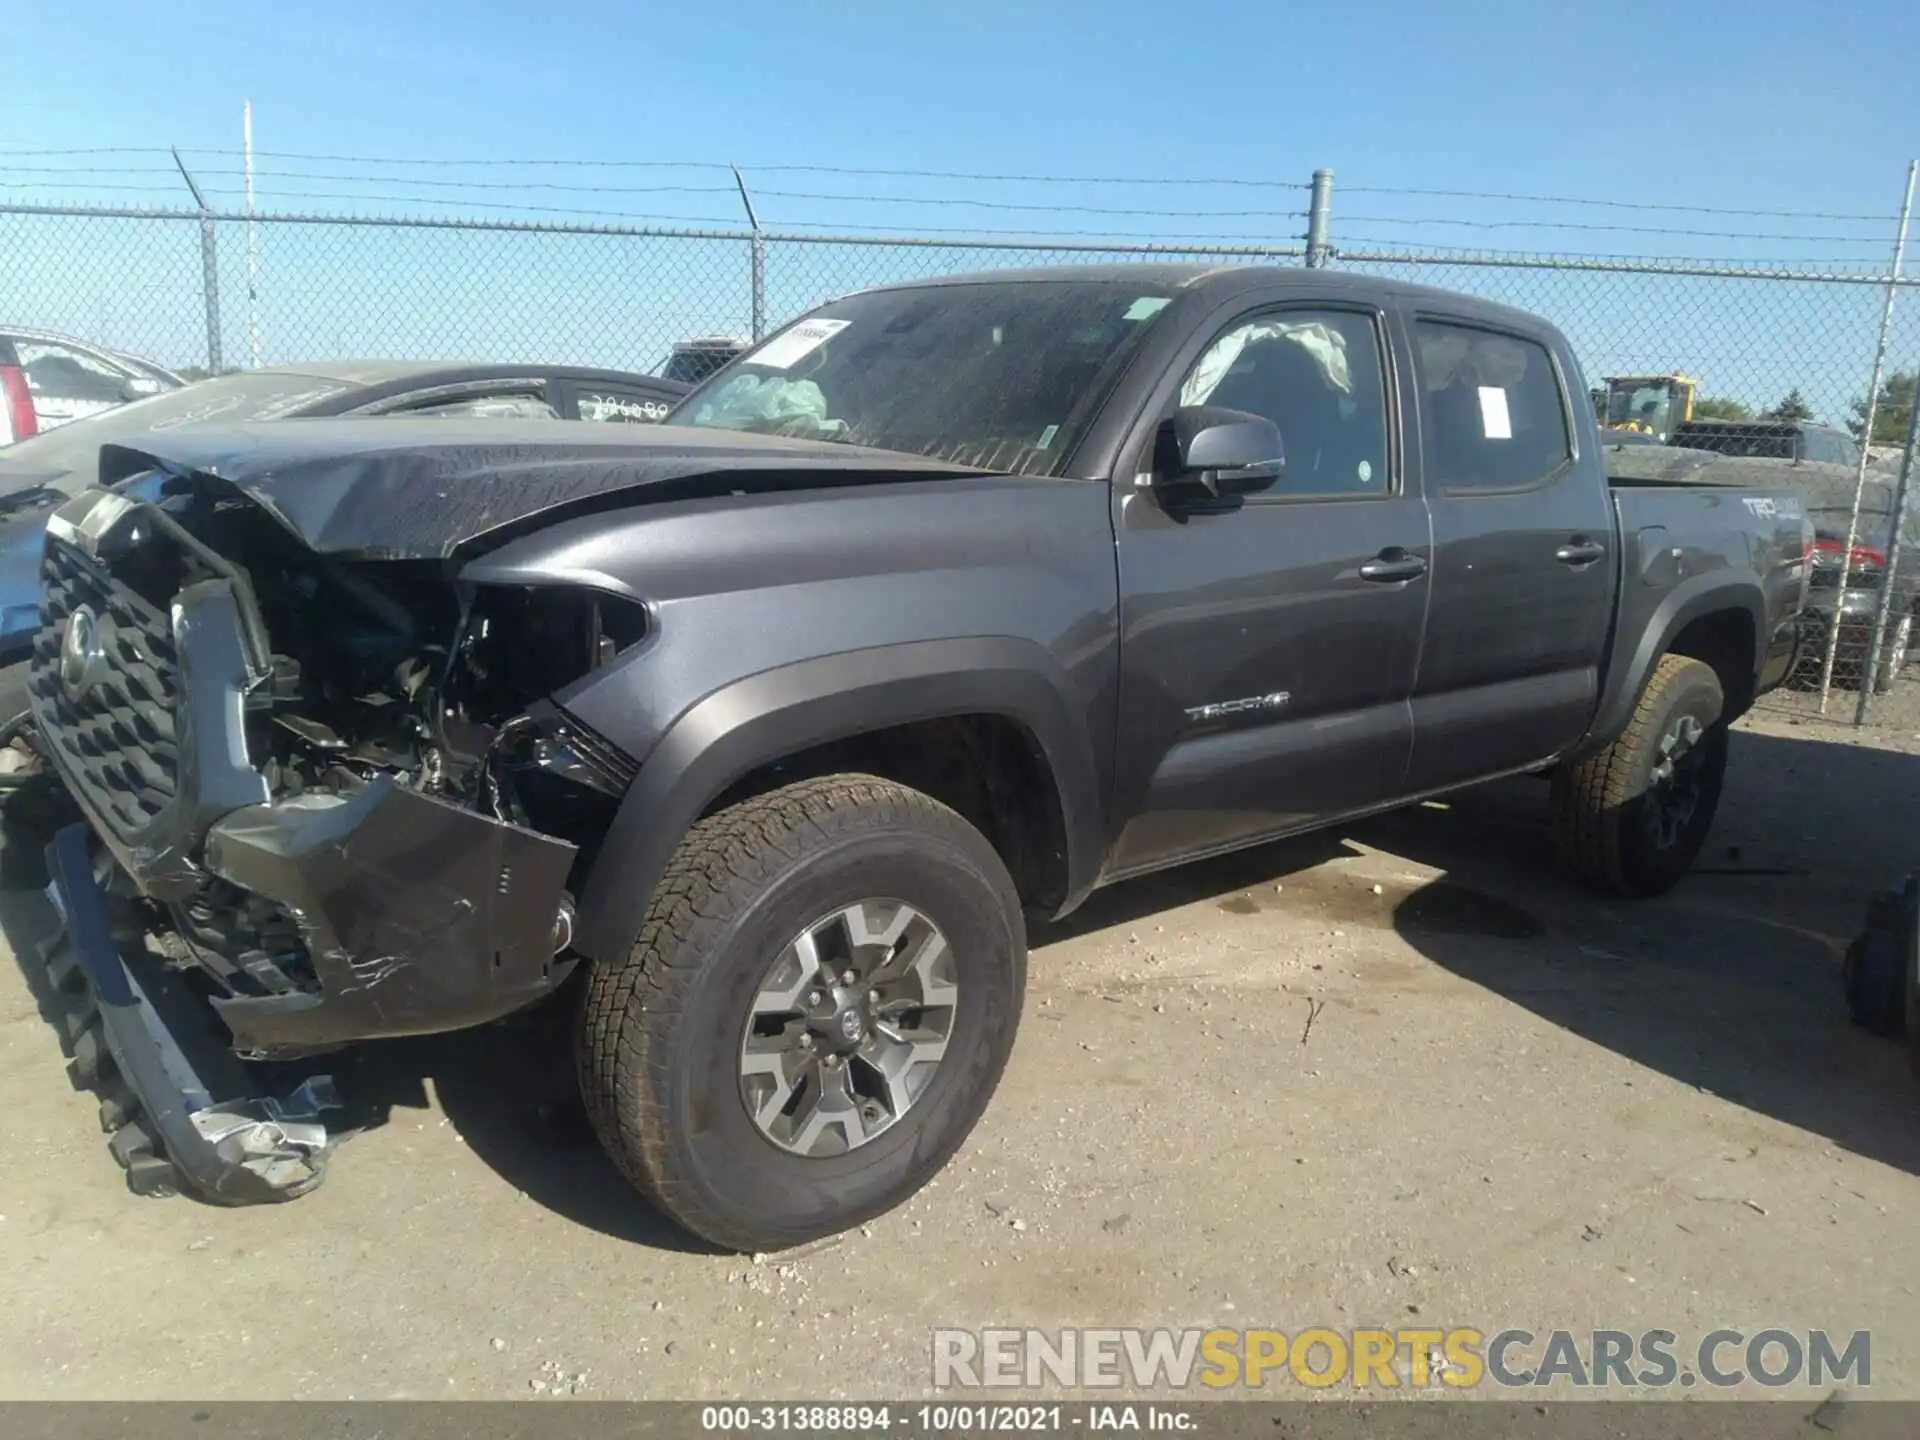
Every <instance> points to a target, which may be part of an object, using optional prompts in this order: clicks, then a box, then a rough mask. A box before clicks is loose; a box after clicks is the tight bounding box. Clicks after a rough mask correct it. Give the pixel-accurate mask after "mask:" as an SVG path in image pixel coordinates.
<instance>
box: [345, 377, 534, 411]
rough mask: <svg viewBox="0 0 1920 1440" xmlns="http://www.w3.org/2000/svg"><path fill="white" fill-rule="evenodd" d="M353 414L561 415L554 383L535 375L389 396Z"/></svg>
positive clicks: (436, 386)
mask: <svg viewBox="0 0 1920 1440" xmlns="http://www.w3.org/2000/svg"><path fill="white" fill-rule="evenodd" d="M353 413H354V414H358V415H414V416H420V415H437V416H444V417H447V418H450V419H455V418H463V417H479V418H484V419H495V420H558V419H560V418H561V415H562V411H561V409H560V400H559V397H558V395H557V394H556V393H555V384H554V382H553V381H551V380H547V379H544V378H542V377H540V376H537V375H536V376H521V377H517V378H513V379H496V380H463V381H458V382H455V383H453V384H449V385H435V386H432V387H430V388H426V389H420V390H412V391H408V392H406V393H405V394H401V395H389V396H387V397H386V398H384V399H381V400H377V401H375V402H373V403H372V404H370V405H365V406H362V407H360V408H359V409H358V410H356V411H354V412H353Z"/></svg>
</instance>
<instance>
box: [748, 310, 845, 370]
mask: <svg viewBox="0 0 1920 1440" xmlns="http://www.w3.org/2000/svg"><path fill="white" fill-rule="evenodd" d="M852 323H853V322H852V321H850V320H802V321H801V322H800V323H799V324H798V325H795V326H794V327H793V328H792V329H790V330H787V331H785V332H783V333H781V334H779V335H776V336H774V337H773V339H771V340H769V341H768V342H767V343H766V344H765V345H762V346H761V347H760V348H759V349H758V350H756V351H754V352H753V354H751V355H749V356H748V357H747V363H748V364H749V365H764V366H766V367H767V369H769V370H784V369H786V368H787V367H788V366H789V365H791V364H793V362H794V361H796V360H804V359H806V357H807V356H809V355H811V354H812V353H813V352H814V351H816V350H818V349H819V348H820V347H821V346H822V345H824V344H826V343H827V341H829V340H831V339H832V338H833V337H834V336H836V335H838V334H839V333H840V332H841V331H842V330H844V329H846V328H847V326H848V325H850V324H852Z"/></svg>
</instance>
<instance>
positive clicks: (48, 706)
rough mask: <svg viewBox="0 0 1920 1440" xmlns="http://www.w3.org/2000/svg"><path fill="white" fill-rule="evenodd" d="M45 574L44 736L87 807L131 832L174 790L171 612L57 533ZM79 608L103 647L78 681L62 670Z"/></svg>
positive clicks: (41, 644) (39, 655)
mask: <svg viewBox="0 0 1920 1440" xmlns="http://www.w3.org/2000/svg"><path fill="white" fill-rule="evenodd" d="M42 580H43V583H44V590H43V593H42V598H41V625H40V632H39V634H38V635H37V636H36V637H35V639H34V645H33V669H32V673H31V678H30V680H29V682H28V683H29V686H30V688H31V690H32V693H33V698H34V710H35V713H36V716H37V718H38V721H39V726H40V734H41V737H42V739H43V741H44V742H45V743H46V744H47V745H49V746H50V747H51V748H52V749H53V751H54V752H55V755H56V758H57V759H58V760H59V761H61V762H62V763H61V766H60V768H61V770H62V772H63V774H64V776H65V778H66V779H67V781H68V782H69V783H70V784H72V785H73V786H75V787H76V788H77V789H78V790H79V791H81V798H82V799H83V800H85V801H86V802H87V804H88V808H89V809H91V810H92V811H93V812H94V814H95V815H97V816H98V817H99V818H100V819H101V820H102V821H104V822H105V823H107V824H110V825H111V826H112V827H113V828H114V829H115V831H116V832H118V834H119V836H120V837H121V838H123V839H125V838H130V837H131V836H132V835H133V834H135V833H136V832H138V831H139V830H141V829H142V828H144V827H145V826H146V825H147V824H148V822H150V821H151V820H153V819H154V818H155V817H156V816H158V815H159V814H160V813H161V812H162V811H163V810H165V809H166V807H167V806H168V804H170V803H171V802H172V800H173V797H174V791H175V775H176V773H177V771H178V768H179V760H180V753H179V747H178V743H177V734H176V728H175V719H174V714H175V705H176V702H177V700H178V699H179V693H180V667H179V659H178V656H177V655H176V653H175V650H174V642H173V624H172V621H171V620H170V619H169V617H168V616H167V614H166V613H165V612H164V611H162V610H159V609H157V608H156V607H155V606H153V605H152V604H150V603H149V602H148V601H147V600H145V599H144V598H142V597H141V596H140V595H138V594H136V593H135V592H134V591H133V590H132V589H130V588H129V587H127V586H126V585H124V584H121V583H119V582H118V581H116V580H115V579H114V578H113V576H112V575H111V574H109V573H108V571H107V570H106V569H105V568H103V567H102V566H101V565H100V564H99V563H98V562H96V561H93V560H91V559H89V558H88V557H87V556H86V555H85V554H83V553H82V552H81V551H79V550H78V549H75V548H74V547H73V546H71V545H68V544H67V543H65V542H64V541H61V540H57V539H53V538H51V537H49V539H48V541H47V551H46V560H45V563H44V566H43V568H42ZM82 607H85V609H86V610H87V611H88V612H90V613H91V615H92V617H93V621H94V626H93V629H94V634H95V636H96V637H97V639H98V644H99V648H100V650H101V651H102V652H103V653H102V656H101V658H100V660H99V661H98V662H97V663H96V664H94V665H93V666H92V667H91V668H90V673H89V674H88V676H87V677H86V679H87V683H85V684H84V685H82V686H80V687H77V688H76V687H74V686H72V685H70V684H69V683H68V682H67V681H65V680H63V679H62V676H61V648H62V645H63V643H64V642H65V640H66V638H67V633H68V630H69V622H70V620H71V617H72V616H73V614H74V613H75V612H76V611H77V610H79V609H81V608H82Z"/></svg>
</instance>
